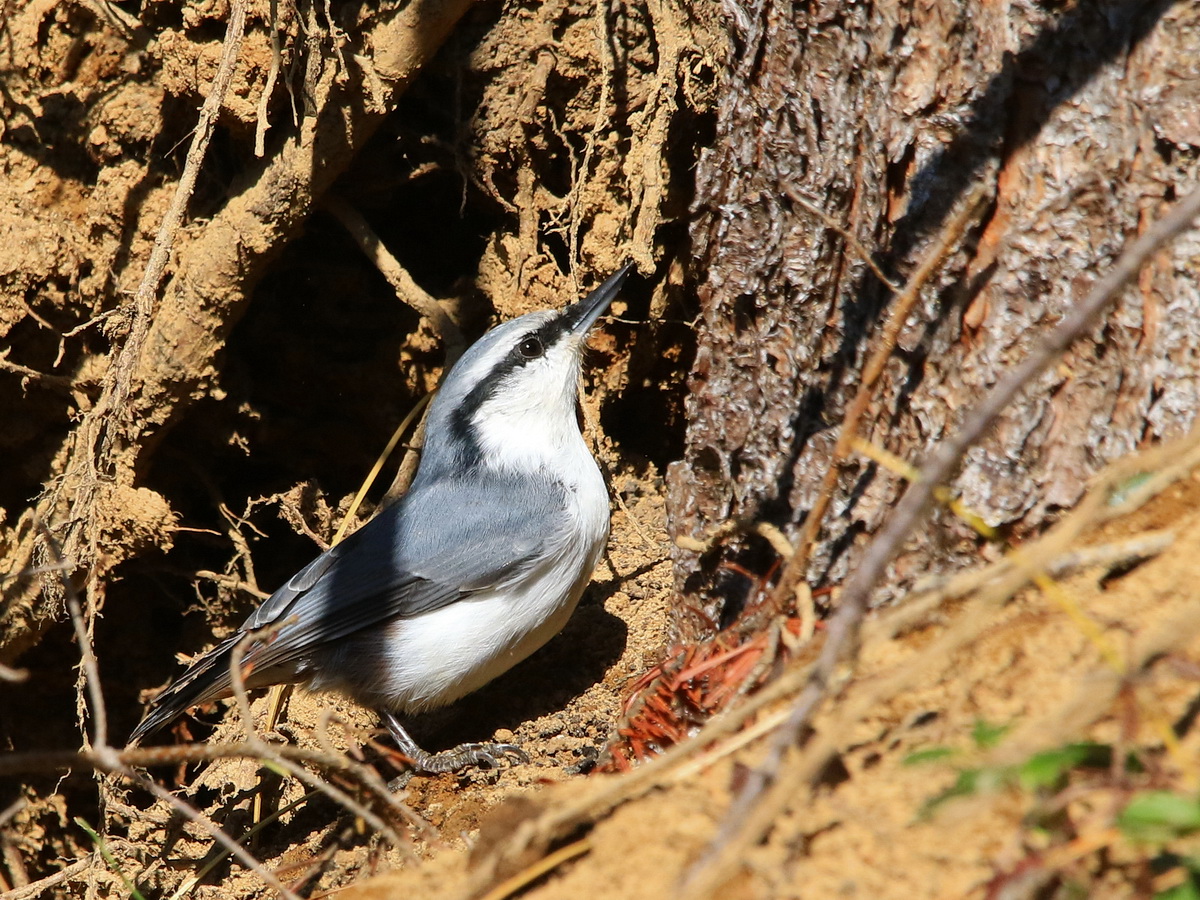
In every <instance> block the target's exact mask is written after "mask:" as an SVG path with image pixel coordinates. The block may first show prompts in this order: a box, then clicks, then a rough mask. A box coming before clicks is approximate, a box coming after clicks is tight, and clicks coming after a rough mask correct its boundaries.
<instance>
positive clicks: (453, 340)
mask: <svg viewBox="0 0 1200 900" xmlns="http://www.w3.org/2000/svg"><path fill="white" fill-rule="evenodd" d="M324 206H325V208H326V209H327V210H329V212H330V213H332V214H333V216H334V218H336V219H337V220H338V222H340V223H341V225H342V227H343V228H345V229H346V231H347V232H349V233H350V236H351V237H352V238H354V240H355V242H356V243H357V244H358V246H359V248H360V249H361V250H362V252H363V253H365V254H366V256H367V258H368V259H370V260H371V262H373V263H374V264H375V268H377V269H378V270H379V273H380V274H381V275H383V277H384V278H386V279H387V281H388V284H390V285H391V286H392V290H394V291H395V292H396V296H397V297H398V298H399V299H400V302H401V303H404V304H407V305H408V306H411V307H412V308H413V309H414V310H416V311H417V313H418V314H419V315H421V316H423V317H424V318H426V319H428V320H429V324H430V325H431V326H433V329H434V331H436V332H437V334H438V337H439V338H441V341H442V346H443V347H444V348H445V349H446V371H449V370H450V367H451V366H452V365H454V363H455V362H457V361H458V358H459V357H460V356H462V353H463V351H464V350H465V349H466V348H467V344H466V341H465V340H464V339H463V336H462V332H461V331H460V330H459V328H458V326H457V325H456V324H454V320H453V319H451V318H450V314H449V313H447V312H446V308H445V307H444V306H443V305H442V304H441V303H440V302H438V300H437V299H436V298H435V297H432V296H430V295H429V294H428V293H426V291H425V290H424V288H422V287H421V286H420V285H419V284H417V283H416V281H414V280H413V277H412V276H411V275H409V274H408V270H407V269H405V268H404V266H402V265H400V261H399V260H397V259H396V257H394V256H392V253H391V251H390V250H388V248H387V247H386V246H384V243H383V241H381V240H380V239H379V235H377V234H376V233H375V230H374V229H373V228H371V226H370V224H369V223H368V222H367V220H366V219H365V218H363V216H362V214H361V213H360V212H359V211H358V210H357V209H355V208H354V207H353V206H351V205H350V204H349V203H347V202H346V201H345V200H343V199H342V198H341V197H339V196H337V195H336V194H330V195H328V196H327V197H326V198H325V202H324Z"/></svg>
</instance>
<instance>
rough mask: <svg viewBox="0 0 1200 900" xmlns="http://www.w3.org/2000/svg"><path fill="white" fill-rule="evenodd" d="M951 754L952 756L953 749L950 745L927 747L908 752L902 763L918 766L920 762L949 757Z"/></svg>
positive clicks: (936, 760)
mask: <svg viewBox="0 0 1200 900" xmlns="http://www.w3.org/2000/svg"><path fill="white" fill-rule="evenodd" d="M951 756H954V750H953V749H952V748H950V747H929V748H927V749H925V750H915V751H913V752H912V753H910V754H908V756H906V757H904V762H903V765H906V766H918V765H921V764H922V763H929V762H938V761H939V760H943V759H949V758H950V757H951Z"/></svg>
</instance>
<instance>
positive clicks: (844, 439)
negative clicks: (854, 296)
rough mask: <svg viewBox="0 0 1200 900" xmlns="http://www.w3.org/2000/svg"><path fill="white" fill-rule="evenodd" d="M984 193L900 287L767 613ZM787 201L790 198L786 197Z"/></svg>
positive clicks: (797, 573)
mask: <svg viewBox="0 0 1200 900" xmlns="http://www.w3.org/2000/svg"><path fill="white" fill-rule="evenodd" d="M987 191H988V188H987V187H986V186H984V185H982V184H981V185H978V186H977V187H976V188H975V190H974V191H972V192H971V195H970V196H969V197H968V198H967V200H966V202H965V203H963V205H962V209H961V210H959V212H958V214H957V215H956V216H955V217H954V218H953V219H951V220H950V221H949V222H948V223H947V224H946V227H945V228H943V229H942V232H941V234H940V235H939V237H938V239H937V241H936V242H935V243H934V245H933V246H932V247H931V248H930V250H929V252H928V253H927V254H926V255H925V258H924V259H923V260H922V261H921V264H920V266H919V267H918V268H917V271H916V272H914V273H913V276H912V277H911V278H910V279H909V280H908V283H907V284H905V286H904V290H903V291H902V292H901V294H900V296H899V297H897V298H896V300H895V302H894V303H893V304H892V306H891V309H890V311H889V313H888V321H887V324H886V325H885V326H884V330H883V334H882V335H881V336H880V339H879V343H878V344H877V345H876V347H875V349H874V351H873V352H872V353H871V356H870V359H868V360H867V363H866V365H865V366H863V371H862V376H861V381H860V384H859V388H858V390H857V391H856V392H855V394H854V399H853V400H851V401H850V405H849V406H848V407H847V408H846V413H845V415H844V416H843V418H842V426H841V430H840V431H839V432H838V440H837V445H836V446H835V447H834V450H833V458H832V459H830V461H829V468H827V469H826V470H825V476H824V478H822V480H821V489H820V491H819V492H818V494H817V501H816V503H814V504H813V507H812V509H810V510H809V511H808V515H807V516H806V517H805V519H804V528H803V529H802V530H801V532H800V538H799V540H797V542H796V551H795V553H793V554H792V557H791V558H790V559H789V560H788V562H787V565H785V566H784V568H783V573H782V574H781V575H780V577H779V583H778V584H777V585H776V586H775V589H774V590H773V591H772V593H771V603H770V604H769V608H770V609H771V610H773V611H779V610H782V609H784V608H785V604H786V603H787V602H788V601H789V600H790V599H791V597H792V595H793V593H794V591H795V586H796V582H797V581H799V580H800V579H801V578H803V577H804V572H805V569H806V568H807V566H808V558H809V555H810V554H811V552H812V547H813V542H814V541H815V540H816V539H817V534H818V533H819V532H820V530H821V524H822V522H823V521H824V519H825V512H826V510H828V508H829V504H830V502H831V501H832V499H833V492H834V489H835V488H836V487H837V479H838V474H839V472H840V469H841V465H842V463H843V462H845V461H846V459H847V458H848V457H849V455H850V450H851V446H852V445H853V443H854V439H855V438H856V437H857V436H858V424H859V422H860V420H861V419H862V417H863V414H864V413H865V412H866V411H867V406H868V405H869V404H870V402H871V397H872V396H874V393H875V385H876V382H878V380H879V376H880V375H882V374H883V369H884V366H885V365H887V361H888V359H890V358H891V355H892V351H894V350H895V348H896V341H897V339H898V338H899V336H900V330H901V329H902V328H903V327H904V323H905V322H906V321H907V320H908V316H909V313H911V312H912V308H913V306H915V305H916V302H917V300H918V299H920V296H921V289H922V288H923V287H924V286H925V284H926V283H927V282H928V281H929V279H930V278H932V277H933V275H934V274H935V273H936V272H937V271H938V269H940V268H941V266H942V263H943V262H945V260H946V258H947V257H948V256H949V255H950V253H951V252H953V250H954V248H955V247H957V246H958V243H959V241H960V240H961V239H962V236H963V233H964V232H965V231H966V230H967V228H968V227H970V224H971V222H972V221H973V220H974V218H975V214H976V212H977V211H978V209H979V204H980V203H981V202H982V201H983V199H984V197H985V196H986V194H987ZM789 196H791V195H790V194H789ZM792 199H793V200H796V202H798V203H801V204H802V205H804V206H805V208H808V205H807V203H806V202H805V201H804V200H803V198H800V197H792ZM883 282H884V284H888V285H890V282H889V281H888V280H887V279H886V278H885V279H883Z"/></svg>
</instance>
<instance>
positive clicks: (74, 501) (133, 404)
mask: <svg viewBox="0 0 1200 900" xmlns="http://www.w3.org/2000/svg"><path fill="white" fill-rule="evenodd" d="M470 6H471V3H470V0H411V2H402V0H379V2H378V3H375V4H372V15H371V16H370V17H369V18H367V19H366V20H365V22H364V25H363V27H362V29H361V31H360V32H359V33H358V34H356V35H355V38H356V40H357V43H358V44H359V45H360V46H363V47H373V48H375V49H374V71H375V74H376V75H377V76H378V78H379V82H380V84H383V85H384V86H385V87H386V96H385V97H383V98H382V99H383V100H384V101H386V106H385V108H381V109H376V108H374V107H372V108H371V109H367V108H365V106H364V104H363V103H362V102H361V95H360V94H359V93H357V92H356V90H355V89H354V88H355V86H354V85H349V86H347V87H346V89H345V91H344V92H342V93H339V91H341V90H342V88H341V87H340V86H339V84H344V82H345V79H344V78H342V79H341V82H339V75H338V73H336V72H334V71H333V69H334V67H333V66H326V67H324V70H322V69H321V66H319V65H318V66H317V74H318V75H319V79H318V80H317V82H315V83H314V84H312V85H310V87H311V88H312V90H311V92H310V95H309V96H310V97H311V99H312V105H311V109H312V110H313V111H314V112H313V113H312V114H310V115H308V116H307V117H306V118H305V119H304V120H303V121H302V122H301V123H300V125H299V127H298V129H297V131H296V133H295V135H294V137H293V138H291V139H289V140H287V141H281V142H280V146H279V148H278V150H277V151H276V152H274V153H273V154H272V155H271V156H270V157H269V158H268V159H267V160H266V161H265V162H264V163H263V165H262V167H261V168H260V169H258V170H257V171H251V172H247V173H246V174H245V175H244V176H243V177H242V178H241V179H240V182H239V184H237V185H235V186H234V191H233V193H232V195H231V197H230V200H229V201H228V203H227V204H226V205H225V207H224V208H223V209H222V210H221V211H220V212H218V213H217V214H215V215H214V216H213V217H212V218H211V219H209V220H208V221H207V222H206V223H205V227H204V229H203V230H199V231H197V233H196V234H195V235H194V236H193V239H191V240H189V241H188V242H186V243H184V244H183V246H182V247H179V248H178V249H177V251H176V252H175V254H174V256H173V265H172V269H173V272H172V275H171V277H170V278H168V280H167V281H166V283H165V285H164V286H163V290H162V298H161V301H160V303H159V307H158V312H157V313H156V314H155V315H154V316H153V320H152V321H151V322H150V323H149V330H148V332H147V333H146V335H145V341H144V344H143V345H142V346H141V348H140V352H138V353H134V352H133V351H134V347H133V345H132V344H131V345H130V347H129V351H128V352H127V353H125V354H124V357H123V358H124V359H125V360H127V361H129V362H130V363H131V364H133V365H134V366H135V369H134V372H133V375H132V378H130V379H129V383H130V384H132V385H136V386H137V389H136V391H135V392H132V393H129V394H128V397H129V406H130V409H129V414H128V416H127V417H126V419H125V420H124V427H123V428H122V429H120V430H121V431H122V432H123V435H122V438H123V441H124V443H125V444H126V446H127V448H128V449H129V450H130V452H128V453H111V454H107V455H104V454H98V453H97V452H96V450H97V448H99V447H100V446H101V443H102V441H101V439H100V437H99V433H100V432H101V431H102V430H103V429H105V428H113V427H114V423H112V422H110V421H109V418H110V417H109V416H107V415H106V413H105V409H107V410H111V409H112V408H113V406H114V404H113V403H112V400H113V396H112V392H111V388H110V389H109V390H108V398H107V400H106V403H105V408H104V409H100V410H97V409H95V408H94V409H92V410H91V411H89V413H88V414H87V415H86V416H85V417H84V419H83V420H82V421H81V422H80V423H79V425H78V426H77V428H76V429H75V430H74V431H73V432H72V433H71V434H69V435H68V436H67V437H66V438H65V439H64V442H63V444H62V446H61V447H60V448H59V449H58V451H57V452H58V453H59V454H60V455H61V457H62V458H63V459H67V460H71V461H72V462H70V463H69V464H68V466H67V471H66V472H65V475H64V477H63V478H62V479H60V480H59V481H57V482H55V483H54V484H48V485H47V488H46V491H45V494H44V495H43V497H42V498H41V499H40V500H39V503H38V515H40V517H41V518H42V519H43V520H45V521H47V522H49V523H58V522H60V521H63V520H64V519H66V520H67V521H69V523H70V531H69V533H68V535H67V537H66V538H65V539H64V542H63V545H64V548H65V550H66V551H67V553H66V555H67V556H68V557H69V558H71V559H72V561H74V562H75V563H76V564H77V565H78V566H79V567H81V568H84V569H87V568H89V567H93V566H95V575H94V579H97V580H98V579H100V578H102V577H103V575H104V564H103V559H102V555H101V553H100V552H99V551H100V550H101V547H100V546H99V543H98V542H99V541H100V537H99V535H98V533H97V530H96V529H95V528H93V527H90V526H91V525H92V524H93V523H94V521H95V516H96V512H97V510H96V504H97V503H98V501H99V498H98V496H97V489H98V480H97V479H98V473H103V474H104V475H105V476H106V477H111V478H113V479H114V480H115V481H117V482H118V483H129V482H130V481H131V480H132V479H133V478H134V469H135V466H136V465H140V464H144V463H145V462H146V460H147V458H148V457H149V456H150V455H152V454H153V452H154V451H155V449H156V447H157V446H158V441H159V439H160V438H161V437H162V436H163V435H164V434H166V430H167V428H166V426H168V425H169V424H170V423H171V422H173V421H175V420H176V419H177V418H178V417H179V414H180V412H181V411H182V410H183V409H185V408H187V406H189V405H190V404H191V403H193V402H195V401H196V400H198V399H200V398H202V397H204V396H205V395H206V393H207V388H206V384H205V379H206V377H208V375H209V374H210V373H211V372H212V371H213V367H214V366H215V365H216V356H217V355H218V354H219V353H220V352H221V350H222V349H223V348H224V345H225V340H226V337H227V335H228V333H229V331H230V330H231V329H232V327H233V325H234V324H235V323H236V322H237V321H238V319H239V318H240V316H241V313H242V311H243V310H244V309H245V306H246V304H247V303H248V301H249V297H250V292H251V291H252V289H253V287H254V286H255V284H256V283H257V281H258V280H259V279H260V278H261V277H262V274H263V273H264V271H265V270H266V267H267V266H268V265H269V264H270V263H271V262H272V260H273V258H274V256H275V254H277V253H278V252H279V250H280V249H281V248H282V247H283V246H284V245H285V243H286V242H287V241H288V240H290V239H291V238H292V237H293V236H294V235H295V234H296V233H297V232H298V231H299V229H300V228H301V227H303V224H304V222H305V221H306V220H307V218H308V216H309V214H310V213H311V211H312V208H313V205H314V204H315V202H316V201H317V200H318V199H319V197H320V196H321V195H322V194H323V193H324V192H325V190H326V189H327V188H328V187H329V185H330V184H332V182H333V180H334V179H335V178H336V177H337V176H338V175H339V174H340V173H341V172H342V171H343V170H344V169H345V168H346V166H347V165H349V163H350V161H351V160H352V158H353V156H354V153H355V152H356V151H357V149H358V148H359V147H360V146H361V145H362V144H363V143H364V142H365V141H366V140H367V138H369V137H370V136H371V134H373V133H374V131H375V130H376V129H377V128H378V126H379V124H380V123H381V122H382V121H383V120H384V114H385V113H386V112H387V110H389V109H391V108H394V106H395V102H396V100H397V99H398V97H399V96H400V94H401V92H402V91H403V90H404V88H405V87H406V86H407V85H408V83H409V81H410V80H411V79H412V78H413V76H414V75H416V73H417V72H418V71H419V70H420V68H421V67H422V66H423V65H424V63H425V62H426V61H427V60H428V59H429V58H430V57H431V56H432V55H433V53H434V52H435V51H436V50H437V48H438V47H439V46H440V45H441V43H442V41H443V40H444V39H445V37H446V36H447V35H448V34H449V33H450V31H451V30H452V29H453V27H454V25H455V24H456V23H457V21H458V19H459V18H460V17H461V16H462V15H463V14H464V13H465V12H466V10H467V9H468V8H470ZM239 8H240V6H239ZM315 56H317V57H320V53H319V49H318V52H317V53H316V54H315ZM144 324H145V323H141V324H138V325H135V327H134V328H133V333H131V335H130V340H133V342H134V344H136V343H137V341H136V340H135V339H134V334H135V333H139V332H140V330H141V328H142V327H143V326H144ZM127 343H128V341H127ZM115 368H116V364H115V363H114V364H113V365H112V366H110V370H112V371H113V374H111V375H110V376H109V377H108V379H106V380H107V381H108V382H109V383H110V384H111V383H112V382H113V381H114V380H115V379H116V377H117V376H116V374H115ZM122 371H123V370H122ZM122 377H124V376H122ZM102 393H103V391H102ZM122 393H124V392H122ZM68 504H69V513H67V512H65V509H64V508H67V507H68ZM56 530H57V527H56ZM36 543H37V544H40V540H37V541H36ZM34 544H35V541H34V540H33V539H30V540H28V541H26V542H24V543H23V545H22V547H21V548H20V550H19V553H18V556H19V558H21V559H30V558H33V555H34V553H35V549H36V548H35V546H34ZM37 552H40V551H37ZM37 561H38V560H35V562H37ZM91 599H92V598H91V596H90V593H89V597H88V600H89V605H90V602H91ZM13 608H17V607H13ZM19 608H20V609H21V610H22V611H21V612H20V616H21V621H20V623H19V628H18V627H17V625H18V623H17V622H9V621H7V620H5V619H3V618H2V617H0V624H2V625H3V626H4V627H5V628H6V629H7V630H8V631H11V632H15V633H19V634H20V636H21V640H20V642H14V643H13V644H11V645H9V647H10V649H11V652H13V653H16V652H19V651H20V650H22V649H24V648H25V647H27V646H29V645H31V644H32V643H35V642H36V641H37V640H38V639H39V638H40V636H41V634H42V633H44V631H45V630H46V629H47V628H48V627H49V626H50V625H51V624H52V623H53V621H54V610H55V606H54V604H50V603H41V604H30V605H28V606H20V607H19ZM25 610H28V611H27V612H26V611H25Z"/></svg>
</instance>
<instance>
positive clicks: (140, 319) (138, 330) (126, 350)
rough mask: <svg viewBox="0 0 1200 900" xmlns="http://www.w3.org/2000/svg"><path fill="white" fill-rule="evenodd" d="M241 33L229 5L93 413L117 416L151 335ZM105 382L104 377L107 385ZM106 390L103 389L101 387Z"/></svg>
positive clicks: (240, 16)
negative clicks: (104, 394) (103, 399)
mask: <svg viewBox="0 0 1200 900" xmlns="http://www.w3.org/2000/svg"><path fill="white" fill-rule="evenodd" d="M245 29H246V3H245V0H230V4H229V22H228V23H227V24H226V26H225V40H224V43H223V44H222V47H221V60H220V62H219V63H218V64H217V72H216V75H214V76H213V83H212V87H211V88H210V89H209V91H208V95H207V96H206V97H205V98H204V105H203V106H201V107H200V116H199V118H198V120H197V122H196V130H195V131H194V132H193V133H192V143H191V146H189V147H188V152H187V157H186V158H185V160H184V164H183V174H182V175H181V176H180V178H179V183H178V184H177V185H176V186H175V194H174V196H173V197H172V198H171V205H170V206H169V207H167V213H166V215H165V216H163V220H162V224H160V225H159V227H158V234H157V235H156V236H155V238H154V247H153V249H151V251H150V259H149V260H148V261H147V262H146V269H145V272H144V273H143V275H142V280H141V283H140V284H139V285H138V287H137V290H136V291H135V292H134V295H133V306H134V316H133V324H132V326H131V328H130V331H129V336H128V337H127V338H126V339H125V343H124V345H123V346H122V347H121V352H120V354H119V355H118V356H117V361H116V365H115V369H114V370H110V371H111V372H112V375H113V378H112V381H111V393H110V397H109V399H108V402H107V403H106V404H100V403H98V404H97V408H98V409H99V408H101V407H103V408H104V409H115V410H120V409H121V408H122V406H123V405H124V401H125V399H126V398H127V397H128V396H129V391H130V387H131V379H132V375H133V371H134V368H135V367H136V365H137V359H138V357H139V356H140V355H141V352H142V345H143V344H144V343H145V341H146V335H147V334H148V333H149V331H150V320H151V318H152V315H153V312H154V302H155V298H156V297H157V295H158V287H159V285H160V284H161V283H162V278H163V272H164V271H165V270H166V267H167V260H169V259H170V257H171V247H172V246H173V245H174V243H175V235H176V234H177V233H178V232H179V226H180V225H181V224H182V222H183V216H184V213H185V212H186V211H187V205H188V201H189V200H191V197H192V193H193V192H194V191H195V189H196V179H197V177H198V176H199V175H200V167H201V165H203V163H204V157H205V154H206V153H207V151H208V145H209V142H210V141H211V140H212V135H213V128H214V126H215V125H216V123H217V117H218V116H219V115H220V114H221V106H222V105H223V104H224V103H225V95H226V93H228V91H229V85H230V84H231V83H232V81H233V73H234V69H235V67H236V66H237V61H238V54H239V53H240V52H241V49H242V37H243V35H244V34H245ZM108 380H109V379H108V378H107V377H106V382H107V381H108ZM106 386H107V385H106Z"/></svg>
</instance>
